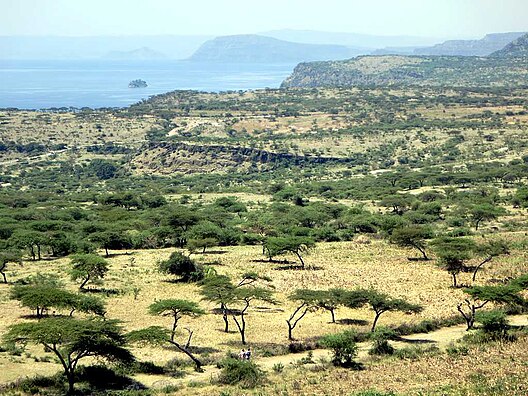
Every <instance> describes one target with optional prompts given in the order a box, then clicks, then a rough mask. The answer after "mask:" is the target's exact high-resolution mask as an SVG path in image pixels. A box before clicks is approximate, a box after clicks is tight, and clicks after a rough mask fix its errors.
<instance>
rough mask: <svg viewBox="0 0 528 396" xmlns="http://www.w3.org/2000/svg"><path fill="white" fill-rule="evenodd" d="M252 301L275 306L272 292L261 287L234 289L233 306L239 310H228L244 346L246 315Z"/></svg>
mask: <svg viewBox="0 0 528 396" xmlns="http://www.w3.org/2000/svg"><path fill="white" fill-rule="evenodd" d="M254 301H263V302H267V303H271V304H275V300H274V299H273V292H272V291H271V290H270V289H266V288H263V287H239V288H236V289H235V292H234V296H233V305H234V306H235V307H237V306H238V307H239V308H238V309H233V310H230V313H231V316H232V318H233V320H234V321H235V324H236V325H237V328H238V332H239V333H240V337H241V340H242V344H243V345H246V314H247V312H248V310H249V308H250V306H251V303H253V302H254Z"/></svg>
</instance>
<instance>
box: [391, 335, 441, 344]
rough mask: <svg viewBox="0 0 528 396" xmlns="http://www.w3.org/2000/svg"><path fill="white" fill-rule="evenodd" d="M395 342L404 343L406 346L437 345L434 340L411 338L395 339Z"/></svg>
mask: <svg viewBox="0 0 528 396" xmlns="http://www.w3.org/2000/svg"><path fill="white" fill-rule="evenodd" d="M394 341H399V342H404V343H406V344H412V345H414V344H417V345H422V344H436V341H433V340H427V339H409V338H405V337H394Z"/></svg>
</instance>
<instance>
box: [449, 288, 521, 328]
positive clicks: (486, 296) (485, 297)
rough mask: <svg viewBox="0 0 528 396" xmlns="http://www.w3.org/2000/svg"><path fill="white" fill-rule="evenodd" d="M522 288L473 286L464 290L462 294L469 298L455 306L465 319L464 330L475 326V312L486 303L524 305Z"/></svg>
mask: <svg viewBox="0 0 528 396" xmlns="http://www.w3.org/2000/svg"><path fill="white" fill-rule="evenodd" d="M521 290H522V288H521V287H520V286H519V284H518V283H515V282H512V283H511V284H509V285H500V286H474V287H471V288H467V289H464V293H466V294H467V295H469V296H470V297H471V298H469V297H468V298H466V299H464V301H463V302H461V303H459V304H458V305H457V310H458V312H460V315H462V317H463V318H464V319H465V321H466V324H467V329H466V330H471V329H472V328H473V327H474V324H475V317H476V312H477V310H479V309H481V308H484V306H486V305H487V304H488V303H490V302H493V303H495V304H512V305H520V306H522V305H524V304H525V303H526V301H525V300H524V299H523V297H522V296H521V295H520V292H521Z"/></svg>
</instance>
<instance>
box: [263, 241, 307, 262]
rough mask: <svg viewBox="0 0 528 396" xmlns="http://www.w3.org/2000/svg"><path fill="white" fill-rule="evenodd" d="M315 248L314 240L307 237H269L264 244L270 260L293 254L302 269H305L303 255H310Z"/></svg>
mask: <svg viewBox="0 0 528 396" xmlns="http://www.w3.org/2000/svg"><path fill="white" fill-rule="evenodd" d="M314 247H315V242H314V241H313V239H311V238H307V237H295V236H288V237H269V238H267V239H266V241H265V242H264V250H265V251H266V252H267V255H268V257H269V258H270V260H271V258H272V257H274V256H278V255H280V254H286V253H291V254H294V255H296V256H297V258H298V259H299V262H300V264H301V268H302V269H304V268H305V263H304V260H303V258H302V255H303V254H307V253H309V252H310V250H312V249H313V248H314Z"/></svg>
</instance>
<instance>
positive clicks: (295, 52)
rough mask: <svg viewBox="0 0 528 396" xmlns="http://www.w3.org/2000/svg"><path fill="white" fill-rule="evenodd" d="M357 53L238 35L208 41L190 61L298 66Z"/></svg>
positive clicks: (327, 46)
mask: <svg viewBox="0 0 528 396" xmlns="http://www.w3.org/2000/svg"><path fill="white" fill-rule="evenodd" d="M357 54H358V51H357V50H354V49H352V48H348V47H346V46H342V45H316V44H300V43H293V42H288V41H282V40H277V39H274V38H271V37H265V36H258V35H235V36H222V37H217V38H215V39H213V40H209V41H207V42H205V43H204V44H203V45H202V46H201V47H200V48H199V49H198V50H197V51H196V52H195V53H194V54H193V55H192V56H191V57H190V58H189V59H190V60H191V61H196V62H247V63H273V62H280V63H296V62H303V61H314V60H329V59H347V58H350V57H352V56H355V55H357Z"/></svg>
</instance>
